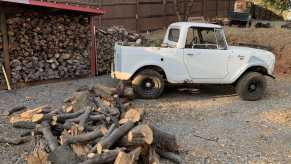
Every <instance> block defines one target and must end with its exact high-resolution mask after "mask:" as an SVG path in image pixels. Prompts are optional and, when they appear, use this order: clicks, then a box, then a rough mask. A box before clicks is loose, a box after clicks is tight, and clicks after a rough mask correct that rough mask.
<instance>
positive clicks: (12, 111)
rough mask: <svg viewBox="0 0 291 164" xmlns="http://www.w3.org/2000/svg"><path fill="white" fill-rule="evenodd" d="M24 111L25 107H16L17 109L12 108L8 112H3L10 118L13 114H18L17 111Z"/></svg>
mask: <svg viewBox="0 0 291 164" xmlns="http://www.w3.org/2000/svg"><path fill="white" fill-rule="evenodd" d="M25 109H27V108H26V106H17V107H14V108H12V109H9V110H8V111H5V112H4V114H5V115H6V116H10V115H11V114H13V113H16V112H19V111H21V110H25Z"/></svg>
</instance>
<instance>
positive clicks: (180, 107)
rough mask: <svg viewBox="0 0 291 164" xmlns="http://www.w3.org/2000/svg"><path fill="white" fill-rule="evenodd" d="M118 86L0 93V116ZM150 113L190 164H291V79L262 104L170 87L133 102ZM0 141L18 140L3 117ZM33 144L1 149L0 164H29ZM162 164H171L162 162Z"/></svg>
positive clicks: (217, 89)
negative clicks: (174, 139) (77, 92)
mask: <svg viewBox="0 0 291 164" xmlns="http://www.w3.org/2000/svg"><path fill="white" fill-rule="evenodd" d="M97 82H98V83H103V84H106V85H114V84H115V82H114V81H112V80H111V79H110V78H109V77H106V76H105V77H99V78H94V79H82V80H74V81H67V82H61V83H54V84H43V85H39V86H34V87H28V88H23V89H19V90H16V91H13V92H7V91H1V92H0V110H1V111H5V110H7V109H9V108H11V107H13V106H17V105H26V106H28V107H37V106H40V105H44V104H49V105H51V106H53V107H56V108H59V107H61V106H62V102H63V100H64V99H65V98H67V97H69V96H70V95H71V94H72V93H73V92H74V91H75V90H76V89H78V88H79V87H81V86H84V85H88V86H92V85H94V84H96V83H97ZM133 104H134V106H135V107H137V108H144V109H145V110H146V113H147V114H146V116H145V121H149V122H152V123H156V124H157V125H159V126H160V127H161V128H163V129H165V130H168V131H169V132H171V133H174V134H176V136H177V138H178V143H179V145H180V150H181V155H182V156H183V158H185V160H186V161H187V163H203V164H205V163H211V164H212V163H291V110H290V109H291V78H290V77H279V79H277V80H276V81H274V80H271V79H270V80H269V87H268V93H267V95H266V97H265V98H264V99H263V100H261V101H256V102H247V101H242V100H240V99H239V97H238V96H237V95H236V94H235V93H234V91H233V89H232V88H231V87H225V86H199V87H198V86H196V87H193V88H188V87H187V88H186V87H171V88H167V89H166V93H165V94H164V95H163V96H162V98H160V99H158V100H134V101H133ZM0 131H1V134H0V135H1V136H12V135H20V134H21V133H23V132H24V131H20V130H16V129H14V128H12V127H11V126H10V125H9V124H7V122H6V118H4V117H0ZM32 145H33V141H31V142H30V143H28V144H24V145H20V146H12V145H8V144H0V163H3V164H10V163H11V164H12V163H13V164H14V163H25V160H24V158H25V155H26V154H27V153H28V152H31V151H32ZM163 163H169V162H168V161H163Z"/></svg>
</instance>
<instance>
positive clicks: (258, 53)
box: [229, 46, 276, 64]
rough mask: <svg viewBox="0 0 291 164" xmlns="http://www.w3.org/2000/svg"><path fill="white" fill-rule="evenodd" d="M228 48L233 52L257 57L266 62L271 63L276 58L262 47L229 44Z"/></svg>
mask: <svg viewBox="0 0 291 164" xmlns="http://www.w3.org/2000/svg"><path fill="white" fill-rule="evenodd" d="M229 49H230V50H232V51H233V53H234V54H238V55H245V56H247V57H257V58H259V59H261V60H264V61H265V62H267V63H268V64H271V63H272V62H275V60H276V58H275V55H274V54H273V53H272V52H270V51H267V50H263V49H256V48H250V47H242V46H230V47H229Z"/></svg>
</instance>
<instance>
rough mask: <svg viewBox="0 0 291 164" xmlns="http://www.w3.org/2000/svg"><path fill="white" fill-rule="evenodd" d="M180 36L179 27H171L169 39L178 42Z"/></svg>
mask: <svg viewBox="0 0 291 164" xmlns="http://www.w3.org/2000/svg"><path fill="white" fill-rule="evenodd" d="M179 37H180V30H179V29H175V28H172V29H170V31H169V38H168V39H169V41H172V42H178V41H179Z"/></svg>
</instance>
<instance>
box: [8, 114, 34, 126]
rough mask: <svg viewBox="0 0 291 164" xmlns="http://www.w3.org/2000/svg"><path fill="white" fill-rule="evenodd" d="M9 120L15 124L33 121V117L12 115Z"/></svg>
mask: <svg viewBox="0 0 291 164" xmlns="http://www.w3.org/2000/svg"><path fill="white" fill-rule="evenodd" d="M9 122H10V123H11V124H14V123H16V122H31V118H21V117H20V116H18V115H17V116H12V117H10V119H9Z"/></svg>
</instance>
